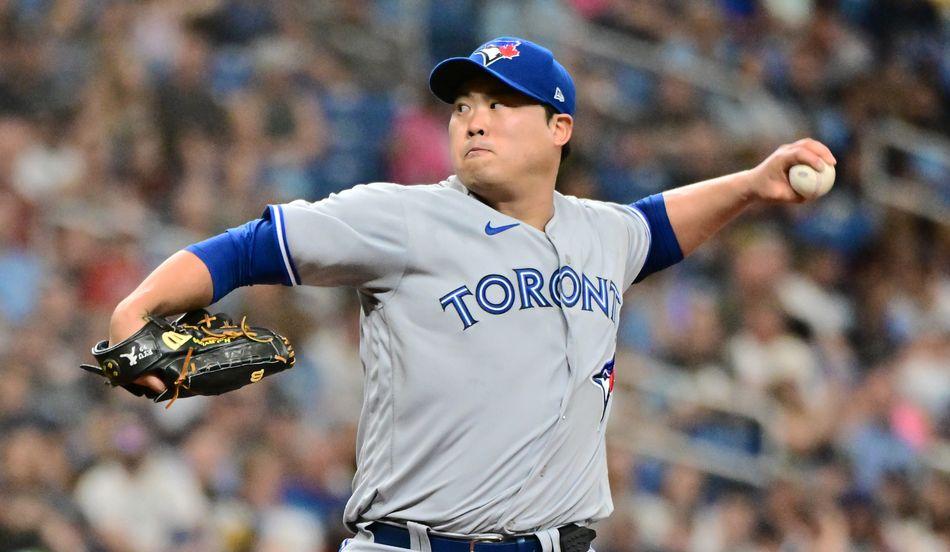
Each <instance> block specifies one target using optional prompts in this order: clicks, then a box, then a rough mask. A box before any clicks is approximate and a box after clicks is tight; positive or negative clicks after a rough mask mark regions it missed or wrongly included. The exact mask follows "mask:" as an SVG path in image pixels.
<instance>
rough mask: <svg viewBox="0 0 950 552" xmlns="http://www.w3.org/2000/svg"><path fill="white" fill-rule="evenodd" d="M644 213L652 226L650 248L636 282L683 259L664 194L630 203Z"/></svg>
mask: <svg viewBox="0 0 950 552" xmlns="http://www.w3.org/2000/svg"><path fill="white" fill-rule="evenodd" d="M630 206H631V207H633V208H634V209H636V210H638V211H640V212H641V213H643V216H644V218H646V219H647V225H649V226H650V249H649V251H648V252H647V259H646V261H645V262H644V263H643V268H641V269H640V274H638V275H637V277H636V279H635V280H634V281H633V282H634V283H637V282H639V281H640V280H643V279H644V278H646V277H647V276H649V275H650V274H653V273H654V272H657V271H660V270H663V269H664V268H666V267H669V266H672V265H674V264H676V263H678V262H680V261H682V260H683V251H682V249H680V244H679V241H677V239H676V234H675V233H674V232H673V226H672V225H671V224H670V217H669V216H668V215H667V213H666V202H665V201H664V200H663V194H654V195H651V196H649V197H645V198H643V199H641V200H640V201H637V202H636V203H633V204H631V205H630Z"/></svg>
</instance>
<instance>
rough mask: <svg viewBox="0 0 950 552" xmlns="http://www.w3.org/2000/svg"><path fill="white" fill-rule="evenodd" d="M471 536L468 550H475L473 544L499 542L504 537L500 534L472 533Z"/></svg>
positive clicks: (469, 551) (472, 551)
mask: <svg viewBox="0 0 950 552" xmlns="http://www.w3.org/2000/svg"><path fill="white" fill-rule="evenodd" d="M472 537H473V538H471V539H469V541H468V552H475V545H476V544H478V543H480V542H501V541H503V540H505V537H503V536H501V535H491V534H486V535H472Z"/></svg>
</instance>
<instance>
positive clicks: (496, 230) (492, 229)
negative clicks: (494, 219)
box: [485, 221, 521, 236]
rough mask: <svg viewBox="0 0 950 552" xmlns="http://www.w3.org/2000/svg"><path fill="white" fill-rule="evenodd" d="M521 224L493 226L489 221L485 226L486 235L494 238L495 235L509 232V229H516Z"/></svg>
mask: <svg viewBox="0 0 950 552" xmlns="http://www.w3.org/2000/svg"><path fill="white" fill-rule="evenodd" d="M519 224H521V223H520V222H516V223H514V224H506V225H505V226H492V225H491V221H488V222H487V223H486V224H485V233H486V234H488V235H489V236H494V235H495V234H501V233H502V232H504V231H505V230H508V229H509V228H514V227H515V226H518V225H519Z"/></svg>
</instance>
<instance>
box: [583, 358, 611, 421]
mask: <svg viewBox="0 0 950 552" xmlns="http://www.w3.org/2000/svg"><path fill="white" fill-rule="evenodd" d="M616 358H617V357H616V356H615V357H614V358H612V359H610V362H608V363H607V364H604V367H603V368H601V369H600V371H599V372H597V373H596V374H594V375H593V376H591V377H590V379H591V381H593V382H594V385H596V386H597V387H600V390H601V391H602V392H603V394H604V411H603V413H601V415H600V421H604V416H606V415H607V403H608V402H610V394H611V393H613V391H614V361H615V360H616Z"/></svg>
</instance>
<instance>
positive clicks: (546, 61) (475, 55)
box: [429, 36, 574, 115]
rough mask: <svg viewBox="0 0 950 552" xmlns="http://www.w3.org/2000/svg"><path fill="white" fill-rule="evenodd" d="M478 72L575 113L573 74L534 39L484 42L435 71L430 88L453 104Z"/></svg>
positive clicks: (441, 65) (440, 97) (440, 65)
mask: <svg viewBox="0 0 950 552" xmlns="http://www.w3.org/2000/svg"><path fill="white" fill-rule="evenodd" d="M477 74H483V75H489V76H491V77H493V78H496V79H498V80H499V81H501V82H503V83H504V84H506V85H508V86H510V87H511V88H513V89H515V90H517V91H518V92H521V93H522V94H525V95H526V96H529V97H531V98H534V99H535V100H537V101H538V102H539V103H543V104H547V105H550V106H551V107H553V108H554V109H555V110H557V111H558V112H560V113H567V114H568V115H573V114H574V81H573V79H571V75H570V74H569V73H568V72H567V69H565V68H564V66H563V65H561V64H560V63H558V61H557V60H556V59H554V54H552V53H551V51H550V50H548V49H547V48H544V47H542V46H539V45H537V44H535V43H534V42H531V41H530V40H525V39H523V38H518V37H513V36H502V37H499V38H496V39H494V40H489V41H488V42H486V43H485V44H482V45H481V46H479V47H478V48H476V49H475V51H474V52H472V54H471V55H470V56H468V57H454V58H449V59H447V60H445V61H443V62H442V63H439V64H438V65H436V66H435V69H433V70H432V74H431V75H429V88H431V89H432V93H433V94H435V95H436V97H438V98H439V99H440V100H442V101H444V102H446V103H452V102H454V101H455V98H456V96H457V95H458V91H459V87H460V86H462V85H463V84H464V83H465V82H466V81H468V80H469V79H471V78H472V77H473V76H475V75H477ZM552 91H553V92H552Z"/></svg>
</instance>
